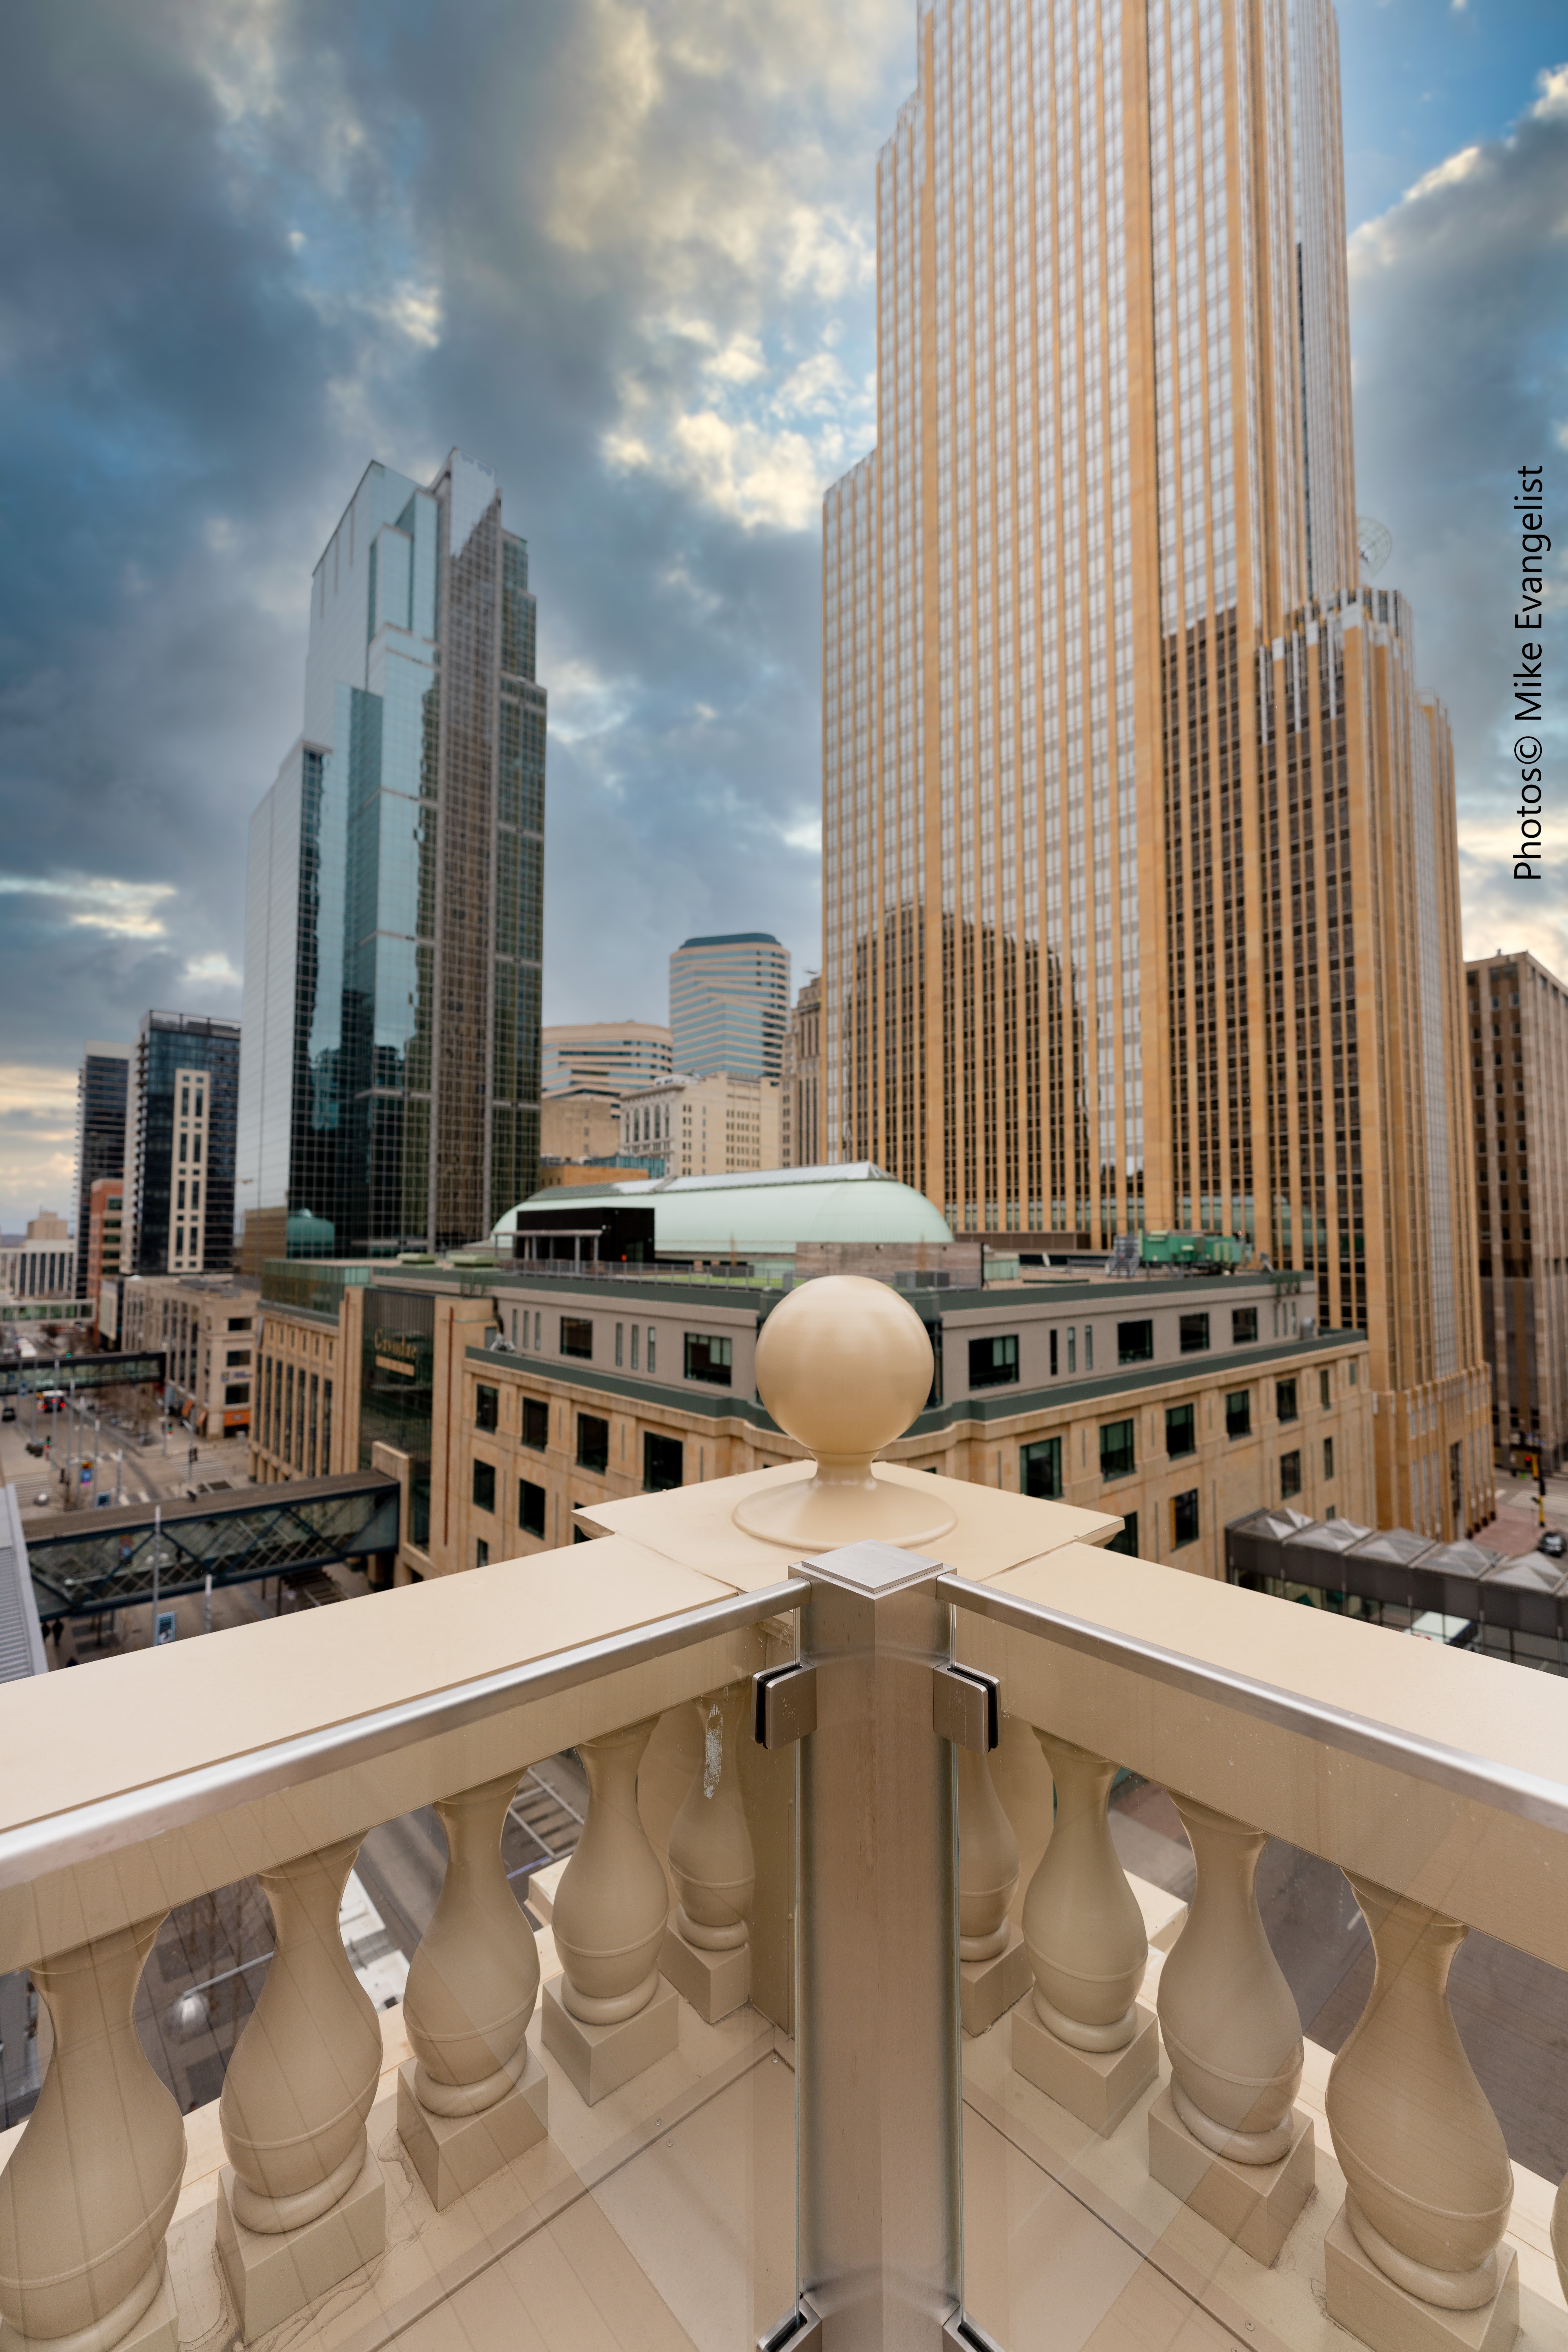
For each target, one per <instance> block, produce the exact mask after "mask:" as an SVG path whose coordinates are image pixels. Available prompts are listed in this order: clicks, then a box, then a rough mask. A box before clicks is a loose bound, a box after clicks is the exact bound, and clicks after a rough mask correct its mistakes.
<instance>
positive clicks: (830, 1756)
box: [796, 1543, 961, 2352]
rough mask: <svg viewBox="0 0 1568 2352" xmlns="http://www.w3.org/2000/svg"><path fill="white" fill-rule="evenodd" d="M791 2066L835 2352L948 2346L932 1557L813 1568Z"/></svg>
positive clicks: (945, 2029) (810, 2265)
mask: <svg viewBox="0 0 1568 2352" xmlns="http://www.w3.org/2000/svg"><path fill="white" fill-rule="evenodd" d="M796 1572H797V1573H798V1574H800V1575H802V1576H804V1577H805V1578H807V1579H808V1580H809V1581H810V1584H811V1588H812V1590H811V1598H810V1600H809V1601H808V1602H807V1604H806V1607H805V1612H804V1613H803V1617H802V1622H801V1655H802V1658H803V1659H804V1660H806V1661H809V1662H810V1664H813V1665H815V1667H816V1727H815V1729H813V1730H811V1731H810V1732H809V1733H808V1734H807V1735H806V1736H805V1738H802V1740H801V1743H800V1884H799V1892H798V1898H797V1899H798V1915H797V1916H798V1927H799V1953H798V1976H797V1990H798V2000H797V2016H796V2032H797V2042H796V2053H797V2056H796V2063H797V2067H798V2074H797V2082H798V2100H799V2131H800V2139H799V2168H800V2172H799V2184H800V2185H799V2196H800V2205H799V2212H800V2283H801V2289H802V2293H803V2294H804V2295H805V2296H806V2297H807V2298H808V2300H809V2303H810V2305H812V2307H813V2308H814V2309H815V2310H816V2312H817V2313H819V2314H820V2315H821V2323H822V2347H823V2352H941V2347H942V2329H943V2326H944V2325H945V2324H946V2322H947V2321H948V2320H949V2319H950V2317H951V2316H952V2313H953V2311H954V2309H955V2307H956V2305H957V2303H958V2296H959V2279H960V2244H959V2237H960V2225H959V2214H960V2202H959V2166H960V2159H961V2142H960V2131H961V2109H960V2104H959V2071H958V2068H959V2042H958V1935H957V1918H956V1903H957V1895H956V1890H955V1858H954V1799H953V1772H952V1749H951V1748H950V1747H949V1745H948V1743H947V1741H946V1740H944V1739H942V1738H939V1736H938V1734H937V1732H936V1730H935V1729H934V1728H933V1726H932V1720H931V1670H932V1668H933V1666H935V1665H938V1664H942V1663H943V1662H944V1661H945V1660H946V1659H947V1657H948V1655H949V1622H950V1621H949V1612H948V1608H947V1604H946V1603H945V1602H944V1601H939V1600H938V1598H937V1593H936V1585H935V1580H936V1578H937V1576H938V1574H939V1573H940V1570H939V1569H938V1567H937V1565H936V1564H935V1563H934V1562H933V1561H931V1560H925V1559H918V1558H916V1557H914V1556H913V1555H911V1554H910V1553H909V1552H907V1551H898V1550H895V1549H893V1548H892V1547H891V1546H890V1545H888V1544H878V1543H860V1544H853V1545H849V1546H847V1547H846V1548H845V1549H843V1550H841V1551H836V1552H831V1553H829V1554H827V1555H826V1557H824V1558H822V1559H810V1560H806V1561H805V1563H804V1564H803V1565H802V1566H801V1567H800V1569H799V1570H797V1571H796Z"/></svg>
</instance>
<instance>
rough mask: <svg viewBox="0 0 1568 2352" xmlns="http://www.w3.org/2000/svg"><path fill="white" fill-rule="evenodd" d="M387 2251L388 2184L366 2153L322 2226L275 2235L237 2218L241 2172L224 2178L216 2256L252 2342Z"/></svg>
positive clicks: (311, 2224)
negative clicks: (236, 2178) (236, 2192)
mask: <svg viewBox="0 0 1568 2352" xmlns="http://www.w3.org/2000/svg"><path fill="white" fill-rule="evenodd" d="M385 2251H386V2183H385V2181H384V2179H383V2178H382V2171H381V2167H380V2165H379V2164H377V2162H376V2160H375V2158H374V2156H373V2155H372V2154H371V2152H370V2150H369V2148H368V2147H367V2148H366V2150H365V2152H364V2163H363V2165H362V2167H361V2168H360V2176H359V2179H357V2180H356V2181H355V2182H354V2185H353V2188H352V2189H349V2190H348V2192H347V2193H346V2195H344V2196H342V2197H340V2198H339V2200H338V2201H337V2203H336V2204H335V2205H334V2206H333V2207H332V2208H331V2210H330V2211H329V2212H326V2213H323V2214H322V2215H321V2218H320V2220H319V2221H307V2222H306V2223H305V2224H304V2226H303V2227H302V2228H301V2229H298V2230H285V2231H283V2232H282V2234H281V2236H279V2237H271V2236H268V2235H267V2234H266V2233H265V2232H264V2231H260V2230H247V2228H246V2226H245V2224H244V2222H243V2221H236V2219H235V2215H234V2171H233V2168H232V2167H231V2166H229V2165H225V2166H224V2168H223V2170H222V2171H221V2172H220V2173H219V2174H218V2199H217V2252H218V2260H219V2262H220V2263H222V2264H223V2274H224V2277H225V2278H226V2280H227V2281H228V2291H229V2293H230V2294H232V2295H233V2297H234V2303H235V2309H236V2310H237V2312H238V2314H239V2327H240V2333H241V2335H242V2336H244V2337H245V2340H246V2342H247V2344H248V2343H249V2341H250V2339H251V2337H252V2336H265V2335H266V2333H267V2331H268V2328H269V2327H276V2326H278V2324H279V2321H280V2320H284V2319H291V2318H292V2317H293V2315H294V2314H295V2313H296V2312H297V2311H303V2309H304V2308H305V2305H307V2304H308V2303H312V2302H314V2300H315V2298H316V2297H317V2295H319V2294H327V2293H328V2292H329V2290H330V2289H331V2288H332V2287H334V2286H341V2285H342V2282H343V2280H344V2279H346V2278H348V2277H350V2276H351V2275H352V2274H353V2272H355V2271H357V2270H360V2269H362V2268H363V2265H364V2264H365V2263H373V2262H374V2260H375V2258H376V2256H377V2255H378V2254H382V2253H384V2252H385Z"/></svg>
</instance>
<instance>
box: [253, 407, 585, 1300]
mask: <svg viewBox="0 0 1568 2352" xmlns="http://www.w3.org/2000/svg"><path fill="white" fill-rule="evenodd" d="M534 638H535V608H534V600H533V598H532V596H531V593H530V592H529V587H528V556H527V550H526V548H525V546H524V544H523V542H522V541H521V540H520V539H517V538H515V537H514V536H512V534H510V532H508V531H506V530H503V529H502V527H501V494H500V485H499V484H498V482H497V481H496V478H495V477H494V475H493V474H492V473H491V472H490V471H489V468H488V467H483V466H480V465H478V464H476V463H475V462H474V461H473V460H472V459H470V458H467V457H463V456H462V455H461V454H460V453H459V452H457V451H454V453H453V454H452V456H451V457H449V458H448V460H447V464H446V466H445V467H443V468H442V470H441V472H440V474H439V475H438V476H437V479H436V481H435V482H434V483H432V484H431V485H430V486H429V488H420V487H419V486H418V485H416V484H415V483H413V482H411V481H409V480H407V479H405V478H404V477H403V476H401V475H397V474H394V473H393V472H391V471H390V470H389V469H388V468H386V467H382V466H379V465H377V466H372V467H370V469H369V470H368V472H367V473H366V475H365V477H364V478H363V481H362V482H361V484H360V487H359V488H358V490H357V491H356V492H355V495H354V498H353V501H352V502H351V504H350V506H349V509H348V511H347V512H346V514H345V515H344V517H343V519H342V522H341V523H340V524H339V526H338V529H337V530H336V531H335V532H334V533H333V535H332V538H331V541H330V542H329V544H328V547H327V550H326V552H325V553H324V555H323V556H322V558H321V562H320V563H319V564H318V566H317V568H316V573H315V578H314V582H313V584H312V592H311V614H310V653H309V657H308V661H307V668H306V685H305V730H304V734H303V736H302V738H301V740H300V742H299V743H297V744H296V745H295V747H294V749H293V750H292V751H290V752H289V757H288V758H287V760H286V761H284V764H283V768H282V771H281V772H280V773H279V779H278V782H277V783H276V784H275V785H274V786H273V788H272V791H271V792H270V793H268V796H267V799H266V800H265V801H264V802H263V803H262V804H261V806H260V808H259V809H258V812H257V814H256V817H255V819H254V820H253V823H252V828H251V847H250V866H249V877H248V906H247V956H246V1041H247V1043H246V1058H245V1076H244V1089H243V1093H244V1102H243V1112H242V1139H241V1160H242V1173H243V1175H244V1176H245V1177H246V1178H247V1185H246V1188H245V1197H244V1201H243V1209H244V1214H245V1218H246V1227H247V1233H246V1241H245V1245H244V1258H245V1263H246V1264H247V1266H251V1267H253V1270H259V1266H260V1265H261V1264H262V1263H264V1262H265V1260H266V1259H268V1258H269V1257H281V1256H284V1255H289V1256H303V1255H320V1256H328V1255H364V1254H367V1253H368V1254H372V1255H389V1254H392V1253H395V1252H396V1251H397V1250H399V1249H402V1248H405V1247H411V1246H412V1247H428V1248H443V1247H447V1246H450V1245H452V1244H456V1243H459V1242H463V1241H471V1240H474V1239H476V1238H478V1237H479V1236H480V1235H481V1234H486V1233H488V1232H489V1228H490V1226H491V1224H492V1223H494V1221H495V1219H496V1218H497V1217H498V1216H499V1215H500V1214H501V1213H503V1212H504V1211H505V1210H507V1209H509V1208H510V1207H512V1206H513V1205H514V1204H515V1202H517V1201H518V1200H520V1199H521V1198H523V1197H525V1196H526V1195H527V1193H528V1192H531V1190H532V1188H533V1185H534V1181H535V1173H536V1170H537V1164H538V1150H539V1108H538V1105H539V1010H540V957H541V951H542V919H543V904H542V901H543V831H544V733H545V698H544V694H543V691H542V688H540V687H539V686H538V684H537V683H536V682H535V679H534Z"/></svg>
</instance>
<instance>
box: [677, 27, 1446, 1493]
mask: <svg viewBox="0 0 1568 2352" xmlns="http://www.w3.org/2000/svg"><path fill="white" fill-rule="evenodd" d="M918 49H919V57H918V77H917V86H916V89H915V92H914V95H913V96H912V97H911V98H910V100H908V102H907V103H906V104H905V106H904V107H903V109H902V110H901V111H900V116H899V119H898V123H897V127H896V129H895V131H894V133H893V136H892V138H891V139H890V141H889V143H888V144H887V146H886V147H885V148H884V149H883V151H882V153H881V157H880V160H879V167H878V190H877V206H878V241H879V242H878V255H879V274H878V377H877V383H878V405H879V425H878V442H877V446H876V448H875V450H874V451H873V452H872V453H871V455H870V456H868V457H867V458H865V459H864V460H863V461H862V463H861V464H859V465H858V466H857V467H855V468H854V470H853V471H852V472H851V473H849V474H848V475H847V476H846V477H845V478H844V479H843V480H842V481H841V482H839V483H838V484H837V486H836V487H835V488H833V489H832V490H831V491H830V492H829V494H828V497H827V499H826V507H825V517H824V529H825V542H824V646H825V679H824V811H823V821H824V975H823V981H824V1030H823V1063H824V1074H823V1100H824V1148H825V1151H826V1156H827V1158H828V1159H829V1160H867V1159H870V1160H878V1161H879V1162H880V1163H881V1165H882V1166H883V1167H885V1168H886V1169H888V1170H889V1171H890V1172H891V1173H892V1174H894V1175H896V1176H900V1177H901V1178H903V1179H904V1181H907V1182H909V1183H910V1184H913V1185H915V1186H917V1187H918V1188H919V1189H921V1191H923V1192H927V1193H928V1194H929V1195H930V1197H931V1199H932V1200H933V1201H934V1202H937V1203H938V1204H939V1205H940V1206H941V1207H942V1209H943V1211H944V1212H945V1213H946V1215H947V1217H948V1219H949V1221H950V1223H952V1226H953V1228H954V1230H955V1231H958V1232H965V1233H975V1232H980V1233H985V1232H990V1233H997V1234H1015V1235H1017V1236H1019V1237H1020V1238H1023V1237H1026V1236H1033V1235H1035V1234H1061V1235H1063V1236H1071V1237H1075V1238H1076V1240H1077V1242H1078V1243H1079V1244H1084V1245H1089V1246H1092V1247H1097V1248H1102V1247H1106V1246H1108V1245H1109V1244H1110V1241H1111V1240H1112V1238H1113V1237H1114V1236H1116V1235H1118V1234H1128V1233H1132V1232H1136V1231H1137V1230H1138V1229H1140V1228H1141V1227H1142V1228H1150V1229H1158V1228H1166V1227H1173V1226H1174V1227H1182V1228H1189V1229H1199V1230H1204V1231H1209V1232H1219V1233H1227V1234H1234V1235H1237V1236H1239V1237H1240V1238H1241V1239H1242V1240H1243V1241H1244V1242H1245V1243H1247V1244H1251V1245H1252V1246H1253V1247H1254V1248H1256V1249H1257V1250H1258V1252H1260V1253H1262V1254H1266V1255H1268V1258H1269V1259H1270V1260H1271V1261H1272V1263H1273V1264H1274V1265H1289V1266H1296V1267H1300V1268H1301V1269H1302V1270H1303V1271H1304V1272H1306V1273H1307V1274H1309V1275H1310V1277H1311V1278H1312V1281H1313V1284H1314V1286H1315V1288H1316V1293H1317V1297H1316V1307H1317V1314H1318V1318H1319V1319H1320V1321H1321V1324H1322V1325H1323V1326H1324V1327H1328V1328H1342V1327H1347V1326H1353V1327H1357V1328H1364V1329H1366V1331H1367V1332H1368V1335H1369V1338H1370V1339H1371V1341H1372V1347H1373V1367H1374V1376H1375V1378H1376V1381H1377V1385H1378V1387H1379V1389H1380V1390H1382V1391H1384V1394H1385V1397H1386V1402H1385V1403H1384V1404H1383V1405H1381V1406H1380V1419H1379V1423H1378V1428H1379V1432H1380V1435H1379V1477H1380V1485H1379V1494H1378V1507H1379V1511H1380V1514H1381V1515H1382V1516H1383V1517H1384V1521H1385V1523H1386V1524H1394V1523H1395V1522H1396V1521H1400V1520H1403V1521H1405V1523H1406V1524H1408V1525H1410V1526H1412V1527H1415V1528H1422V1529H1429V1530H1431V1531H1432V1532H1438V1531H1440V1530H1441V1531H1444V1532H1459V1533H1463V1532H1464V1529H1465V1527H1466V1526H1467V1525H1468V1524H1469V1523H1470V1522H1471V1521H1472V1520H1474V1519H1475V1518H1476V1517H1478V1516H1480V1515H1484V1509H1483V1503H1484V1495H1485V1490H1486V1488H1487V1483H1488V1481H1489V1475H1490V1473H1489V1465H1488V1464H1487V1462H1486V1458H1485V1445H1484V1437H1485V1428H1486V1419H1487V1412H1486V1372H1485V1368H1484V1361H1483V1358H1482V1353H1481V1348H1480V1339H1479V1290H1478V1284H1477V1276H1476V1251H1475V1234H1474V1224H1473V1216H1472V1213H1471V1211H1470V1207H1469V1200H1470V1188H1469V1185H1468V1177H1467V1175H1466V1171H1465V1168H1464V1156H1463V1154H1462V1153H1461V1152H1460V1150H1459V1139H1460V1122H1461V1109H1462V1099H1461V1098H1462V1097H1463V1093H1464V1084H1463V1081H1464V1075H1465V1074H1464V1071H1463V1068H1462V1007H1461V989H1462V982H1461V964H1460V951H1459V926H1458V853H1457V845H1456V838H1455V828H1454V808H1453V774H1452V751H1451V745H1450V738H1449V731H1448V726H1447V717H1446V715H1445V713H1444V711H1443V710H1442V708H1441V706H1440V705H1439V704H1437V703H1436V702H1435V701H1434V700H1433V698H1431V697H1430V696H1427V695H1424V694H1422V693H1421V692H1419V691H1418V689H1417V688H1416V685H1415V673H1414V642H1413V625H1412V619H1411V613H1410V608H1409V606H1408V604H1406V603H1405V600H1404V598H1403V597H1402V596H1400V595H1399V594H1398V593H1396V592H1393V591H1388V590H1384V589H1380V588H1374V587H1373V586H1372V585H1371V584H1370V583H1368V582H1366V581H1363V578H1362V567H1361V563H1360V560H1359V551H1358V527H1357V519H1356V514H1355V506H1354V473H1353V459H1352V435H1351V404H1350V359H1349V350H1350V336H1349V323H1348V321H1349V313H1348V303H1347V289H1346V265H1345V233H1344V204H1343V174H1342V155H1341V132H1340V113H1339V61H1338V34H1337V28H1336V25H1335V19H1334V15H1333V10H1332V7H1331V5H1330V0H1189V5H1181V6H1178V5H1174V0H936V5H931V0H922V5H921V9H920V14H919V26H918ZM677 1059H678V1061H679V1055H678V1056H677ZM1068 1245H1070V1243H1069V1244H1068ZM1456 1450H1457V1453H1458V1457H1459V1458H1460V1464H1461V1467H1462V1471H1463V1477H1462V1481H1461V1482H1460V1484H1459V1485H1458V1486H1456V1481H1455V1479H1454V1477H1453V1476H1452V1475H1450V1473H1451V1470H1452V1468H1453V1458H1454V1455H1455V1453H1456ZM1457 1491H1458V1492H1460V1494H1461V1501H1460V1504H1459V1507H1458V1512H1457V1514H1456V1512H1455V1511H1454V1510H1453V1509H1451V1508H1450V1497H1451V1496H1453V1495H1454V1494H1455V1493H1456V1492H1457Z"/></svg>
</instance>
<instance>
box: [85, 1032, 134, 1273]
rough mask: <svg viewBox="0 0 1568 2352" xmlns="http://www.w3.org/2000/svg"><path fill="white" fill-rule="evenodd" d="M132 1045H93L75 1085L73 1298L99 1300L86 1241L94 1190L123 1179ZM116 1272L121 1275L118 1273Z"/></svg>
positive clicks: (89, 1049) (88, 1049)
mask: <svg viewBox="0 0 1568 2352" xmlns="http://www.w3.org/2000/svg"><path fill="white" fill-rule="evenodd" d="M130 1074H131V1048H130V1046H129V1045H100V1044H98V1043H97V1042H93V1043H91V1044H89V1046H88V1048H87V1051H86V1052H85V1053H84V1054H83V1055H82V1057H81V1067H80V1069H79V1071H78V1073H77V1082H76V1288H75V1289H74V1290H73V1291H72V1293H71V1296H72V1297H73V1298H89V1297H96V1296H97V1293H96V1291H89V1288H88V1286H87V1285H88V1240H89V1229H90V1226H91V1223H92V1188H93V1186H94V1185H95V1184H96V1183H98V1182H100V1180H101V1179H103V1178H105V1177H108V1178H110V1179H111V1180H112V1181H114V1182H115V1183H117V1184H118V1183H119V1182H120V1181H121V1179H122V1178H123V1177H124V1174H125V1108H126V1088H127V1085H128V1081H129V1078H130ZM116 1270H118V1269H116Z"/></svg>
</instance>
